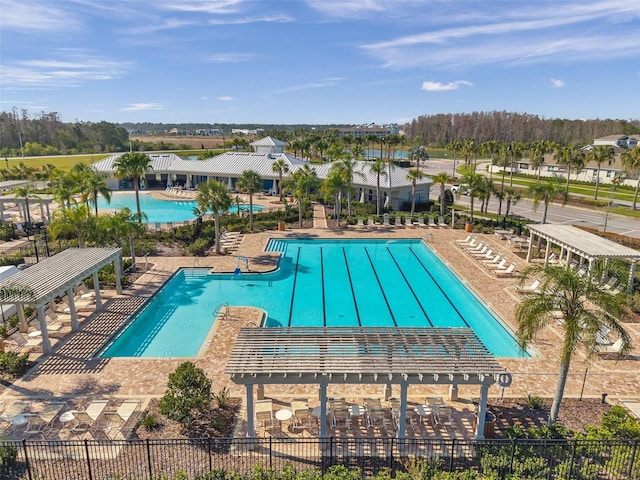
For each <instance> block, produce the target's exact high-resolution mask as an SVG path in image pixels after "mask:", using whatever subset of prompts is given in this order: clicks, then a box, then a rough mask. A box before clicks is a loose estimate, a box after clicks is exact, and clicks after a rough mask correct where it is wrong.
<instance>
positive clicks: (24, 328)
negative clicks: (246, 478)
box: [16, 303, 29, 333]
mask: <svg viewBox="0 0 640 480" xmlns="http://www.w3.org/2000/svg"><path fill="white" fill-rule="evenodd" d="M16 307H18V331H19V332H20V333H27V332H28V331H29V325H27V316H26V315H25V314H24V305H23V304H22V303H17V304H16Z"/></svg>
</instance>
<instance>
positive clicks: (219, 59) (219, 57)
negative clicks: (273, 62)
mask: <svg viewBox="0 0 640 480" xmlns="http://www.w3.org/2000/svg"><path fill="white" fill-rule="evenodd" d="M256 58H258V55H255V54H253V53H214V54H213V55H208V56H205V57H204V58H203V61H204V62H209V63H240V62H249V61H251V60H255V59H256Z"/></svg>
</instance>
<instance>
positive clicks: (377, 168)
mask: <svg viewBox="0 0 640 480" xmlns="http://www.w3.org/2000/svg"><path fill="white" fill-rule="evenodd" d="M368 168H369V172H371V173H373V174H374V175H375V176H376V215H377V216H380V177H386V176H387V164H386V162H385V161H384V160H383V159H382V158H378V159H377V160H374V161H373V162H371V163H369V164H368Z"/></svg>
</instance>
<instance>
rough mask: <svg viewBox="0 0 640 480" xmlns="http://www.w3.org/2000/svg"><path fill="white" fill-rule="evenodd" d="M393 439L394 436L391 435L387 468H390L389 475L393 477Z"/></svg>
mask: <svg viewBox="0 0 640 480" xmlns="http://www.w3.org/2000/svg"><path fill="white" fill-rule="evenodd" d="M393 439H394V437H391V445H390V446H389V470H391V475H392V476H393V477H395V476H396V475H395V471H396V470H395V468H394V466H393V465H394V463H393Z"/></svg>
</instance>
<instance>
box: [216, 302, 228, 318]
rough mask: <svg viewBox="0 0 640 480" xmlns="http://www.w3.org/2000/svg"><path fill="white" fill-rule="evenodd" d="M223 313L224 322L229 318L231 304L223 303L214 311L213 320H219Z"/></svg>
mask: <svg viewBox="0 0 640 480" xmlns="http://www.w3.org/2000/svg"><path fill="white" fill-rule="evenodd" d="M223 310H224V312H223ZM221 313H222V319H223V320H226V319H227V318H229V304H228V303H227V302H222V303H221V304H220V305H218V306H217V307H216V308H214V309H213V318H218V316H219V315H220V314H221Z"/></svg>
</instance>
